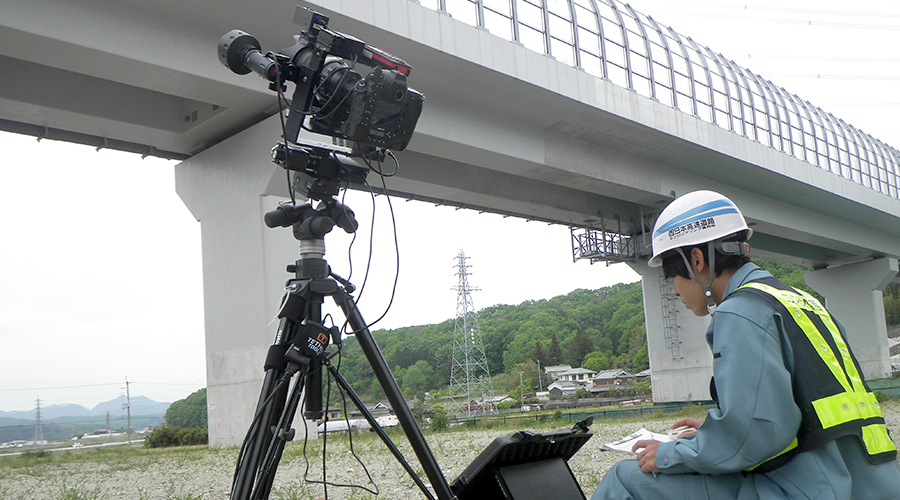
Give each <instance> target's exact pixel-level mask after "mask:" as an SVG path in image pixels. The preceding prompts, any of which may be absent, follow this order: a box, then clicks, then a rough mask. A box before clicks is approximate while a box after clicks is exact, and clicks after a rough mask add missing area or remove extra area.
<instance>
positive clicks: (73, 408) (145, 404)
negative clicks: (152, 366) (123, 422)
mask: <svg viewBox="0 0 900 500" xmlns="http://www.w3.org/2000/svg"><path fill="white" fill-rule="evenodd" d="M126 402H127V398H126V397H125V396H119V397H117V398H116V399H112V400H110V401H106V402H104V403H100V404H98V405H97V406H95V407H93V408H91V409H87V408H85V407H84V406H81V405H76V404H72V403H65V404H58V405H48V406H41V420H52V419H54V418H59V417H97V416H105V415H106V411H107V410H109V414H110V416H119V415H125V414H126V410H125V408H124V405H125V404H126ZM171 404H172V403H160V402H157V401H153V400H152V399H150V398H148V397H146V396H135V397H133V398H131V416H137V415H163V414H165V413H166V410H167V409H169V405H171ZM4 417H5V418H15V419H25V420H34V417H35V415H34V410H25V411H0V418H4Z"/></svg>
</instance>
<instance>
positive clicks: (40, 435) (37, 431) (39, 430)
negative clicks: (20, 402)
mask: <svg viewBox="0 0 900 500" xmlns="http://www.w3.org/2000/svg"><path fill="white" fill-rule="evenodd" d="M34 417H35V423H34V441H35V443H41V442H42V441H43V440H44V429H43V427H42V425H41V398H37V401H35V408H34Z"/></svg>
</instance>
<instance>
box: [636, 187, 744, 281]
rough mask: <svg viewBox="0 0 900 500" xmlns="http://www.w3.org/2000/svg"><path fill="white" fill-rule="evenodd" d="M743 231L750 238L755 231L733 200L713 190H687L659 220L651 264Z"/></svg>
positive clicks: (654, 264) (656, 264)
mask: <svg viewBox="0 0 900 500" xmlns="http://www.w3.org/2000/svg"><path fill="white" fill-rule="evenodd" d="M740 231H747V239H750V235H752V234H753V230H752V229H750V228H749V227H747V222H746V221H745V220H744V216H743V215H742V214H741V211H740V210H739V209H738V207H737V206H736V205H735V204H734V203H733V202H732V201H731V200H729V199H728V198H726V197H725V196H722V195H721V194H719V193H716V192H714V191H694V192H692V193H688V194H686V195H684V196H681V197H679V198H676V199H675V201H673V202H672V203H670V204H669V206H667V207H666V208H665V210H663V211H662V213H660V214H659V217H658V218H657V219H656V224H655V225H654V226H653V257H651V258H650V262H649V265H650V267H659V266H661V265H662V255H663V254H664V253H666V252H668V251H669V250H674V249H676V248H680V247H684V246H694V245H700V244H701V243H708V242H712V241H717V240H721V239H723V238H726V237H728V236H731V235H733V234H734V233H737V232H740ZM729 253H730V252H729Z"/></svg>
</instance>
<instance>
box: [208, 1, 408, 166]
mask: <svg viewBox="0 0 900 500" xmlns="http://www.w3.org/2000/svg"><path fill="white" fill-rule="evenodd" d="M294 23H295V24H298V25H300V26H301V27H302V31H301V33H300V34H299V35H295V36H294V40H295V43H294V45H293V46H292V47H288V48H284V49H282V50H280V51H278V52H277V53H272V52H269V53H268V54H265V55H264V54H263V53H262V52H261V49H260V45H259V41H257V40H256V38H254V37H253V36H251V35H249V34H247V33H244V32H243V31H240V30H232V31H230V32H228V33H226V34H225V36H223V37H222V39H221V40H220V41H219V61H220V62H222V64H224V65H225V66H227V67H228V68H229V69H231V71H233V72H235V73H238V74H242V75H243V74H247V73H250V72H251V71H253V72H256V73H257V74H259V75H260V76H261V77H263V78H265V79H266V80H268V81H269V82H271V84H270V85H269V88H270V89H272V90H273V91H275V92H278V93H279V94H280V93H282V92H284V91H285V89H286V87H285V83H286V82H293V83H294V85H295V89H294V94H293V97H292V99H291V105H290V109H289V112H288V118H287V122H286V125H285V129H286V137H285V140H287V141H289V142H296V140H297V135H298V134H299V132H300V128H301V127H304V122H305V121H306V118H307V117H308V118H309V120H308V124H307V125H306V126H305V127H304V128H306V129H307V130H309V131H311V132H315V133H318V134H325V135H329V136H332V137H338V138H341V139H346V140H348V141H353V142H355V143H358V144H363V145H368V146H371V147H373V148H378V149H393V150H397V151H402V150H403V149H405V148H406V146H407V145H408V144H409V140H410V138H411V137H412V134H413V129H415V126H416V122H417V121H418V119H419V115H420V114H421V112H422V104H423V102H424V100H425V97H424V96H423V95H422V94H421V93H419V92H416V91H415V90H413V89H411V88H409V87H408V86H407V83H406V77H407V76H408V75H409V72H410V66H409V65H408V64H407V63H406V62H405V61H403V60H402V59H399V58H397V57H394V56H393V55H391V54H388V53H387V52H384V51H382V50H380V49H377V48H375V47H372V46H370V45H367V44H366V43H365V42H363V41H362V40H359V39H357V38H354V37H352V36H349V35H345V34H342V33H338V32H337V31H333V30H331V29H329V28H328V18H327V17H326V16H324V15H322V14H319V13H316V12H313V11H312V10H309V9H308V8H306V7H300V6H298V7H297V10H296V12H295V14H294ZM356 63H361V64H364V65H366V66H369V67H371V68H372V71H371V72H370V73H369V74H368V75H366V76H362V75H360V74H359V73H356V72H355V71H353V66H354V64H356Z"/></svg>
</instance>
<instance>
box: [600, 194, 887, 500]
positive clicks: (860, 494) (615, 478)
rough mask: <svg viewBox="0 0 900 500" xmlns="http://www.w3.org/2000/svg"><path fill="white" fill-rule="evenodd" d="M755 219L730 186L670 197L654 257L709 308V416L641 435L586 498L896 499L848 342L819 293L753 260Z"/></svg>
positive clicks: (883, 438)
mask: <svg viewBox="0 0 900 500" xmlns="http://www.w3.org/2000/svg"><path fill="white" fill-rule="evenodd" d="M751 235H752V230H751V229H750V228H749V227H747V224H746V222H745V220H744V217H743V215H742V214H741V212H740V210H739V209H738V208H737V206H735V204H734V203H732V202H731V200H729V199H728V198H726V197H725V196H722V195H721V194H718V193H715V192H712V191H696V192H693V193H689V194H686V195H684V196H682V197H680V198H678V199H676V200H675V201H673V202H672V203H671V204H670V205H669V206H668V207H666V209H665V210H663V212H662V213H661V214H660V216H659V218H658V219H657V222H656V225H655V227H654V228H653V257H652V258H651V259H650V262H649V265H650V266H651V267H662V269H663V272H664V274H665V276H666V278H673V280H674V282H673V289H672V291H673V293H674V295H675V296H676V297H679V298H680V299H681V300H682V302H683V303H684V304H685V306H686V307H687V308H688V309H690V310H691V311H692V312H693V313H694V314H695V315H697V316H705V315H707V314H712V318H711V320H710V324H709V328H708V329H707V332H706V340H707V343H708V344H709V346H710V348H711V350H712V354H713V380H712V381H711V382H710V395H711V397H712V398H713V399H714V400H715V401H716V404H717V408H714V409H711V410H710V411H709V412H708V413H707V416H706V419H705V420H702V421H700V420H696V419H682V420H679V421H678V422H675V423H674V424H673V425H672V428H676V427H679V426H688V427H690V428H692V429H693V431H694V432H693V433H692V435H690V436H687V437H684V438H680V439H677V440H675V441H671V442H667V443H660V442H658V441H640V442H638V443H637V444H636V445H635V451H637V452H638V453H637V459H636V460H624V461H621V462H619V463H617V464H616V465H615V466H613V467H612V468H611V469H610V471H609V472H608V473H607V474H606V476H605V477H604V478H603V480H602V481H601V482H600V485H599V486H598V487H597V490H596V491H595V492H594V495H593V496H592V500H604V499H616V500H624V499H636V500H641V499H648V500H661V499H676V498H684V499H691V500H694V499H704V498H710V499H718V498H721V499H726V498H730V499H742V500H743V499H764V500H769V499H773V500H774V499H801V498H802V499H806V498H817V499H818V498H821V499H843V500H851V499H852V500H897V499H900V466H898V463H897V448H896V446H895V445H894V443H893V441H892V440H891V438H890V436H889V435H888V432H887V428H886V426H885V423H884V419H883V416H882V414H881V410H880V407H879V405H878V402H877V401H876V400H875V397H874V395H873V394H872V393H871V392H870V391H869V390H868V387H867V386H866V385H865V381H864V380H863V377H862V375H861V373H860V371H859V365H858V363H857V362H856V359H855V358H854V357H853V355H852V353H851V352H850V350H849V347H848V346H847V344H846V341H845V340H844V339H845V335H844V331H843V327H842V326H841V325H840V324H839V323H838V322H837V321H836V320H835V319H834V318H832V317H831V315H830V314H829V313H828V312H827V311H826V310H825V308H824V307H822V305H821V304H820V303H819V302H818V301H817V300H816V299H815V298H813V297H812V296H810V295H809V294H806V293H804V292H800V291H797V290H794V289H792V288H790V287H788V286H786V285H784V284H783V283H781V282H779V281H777V280H776V279H775V278H773V277H772V275H771V274H769V273H768V272H766V271H763V270H762V269H760V268H759V267H757V266H756V265H754V264H753V263H751V262H750V258H749V256H748V253H749V245H748V243H747V240H748V239H749V238H750V236H751Z"/></svg>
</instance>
